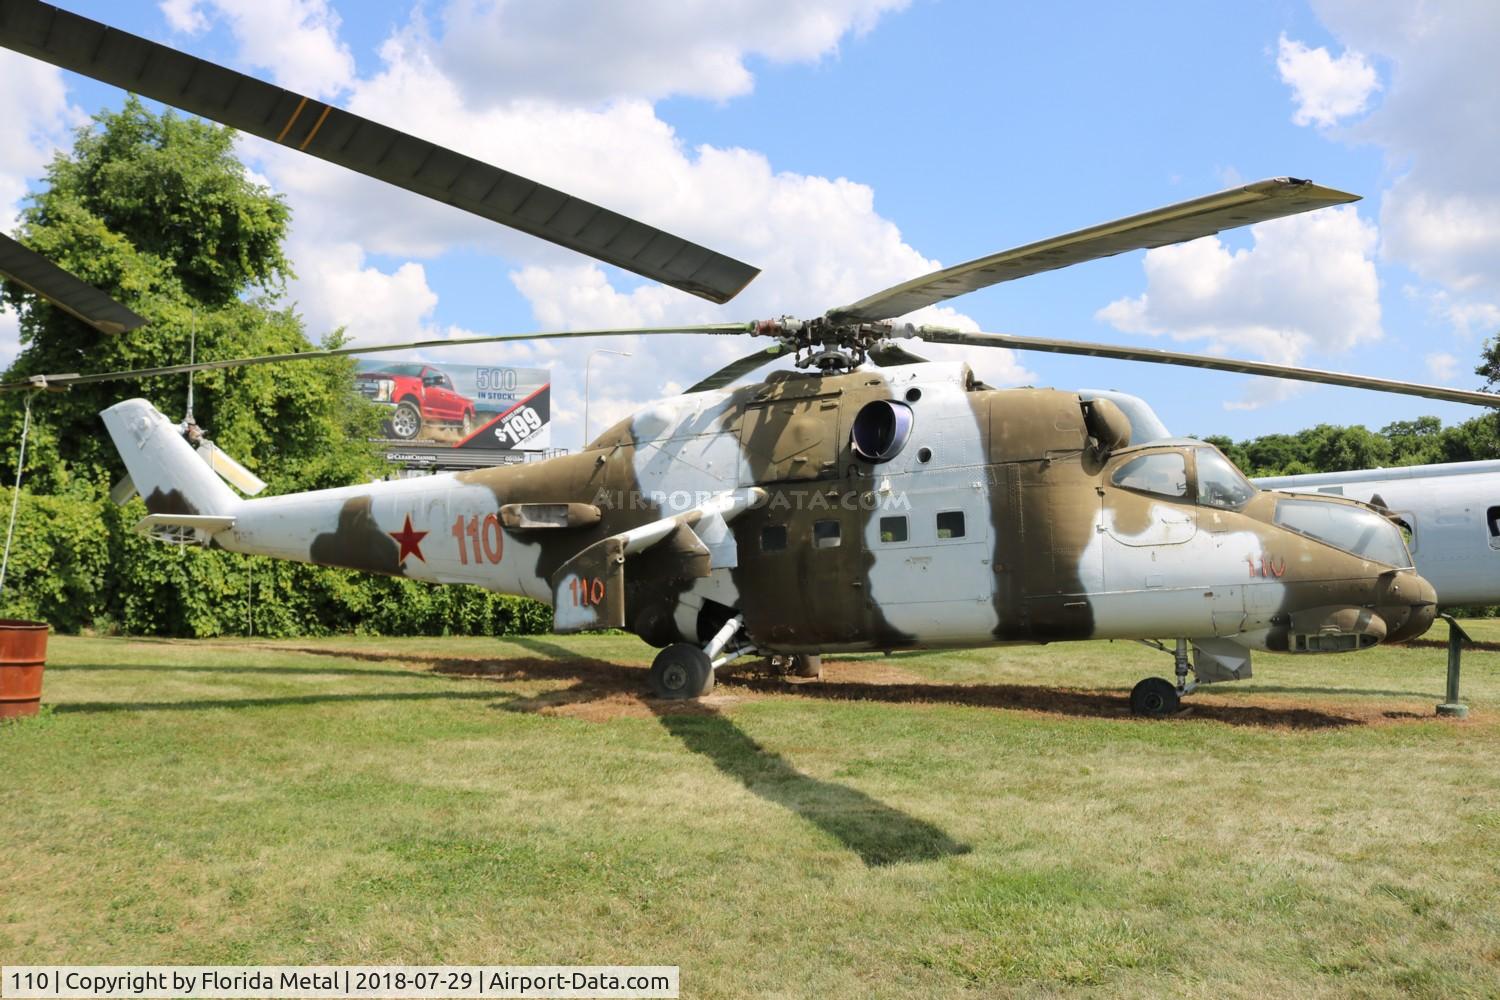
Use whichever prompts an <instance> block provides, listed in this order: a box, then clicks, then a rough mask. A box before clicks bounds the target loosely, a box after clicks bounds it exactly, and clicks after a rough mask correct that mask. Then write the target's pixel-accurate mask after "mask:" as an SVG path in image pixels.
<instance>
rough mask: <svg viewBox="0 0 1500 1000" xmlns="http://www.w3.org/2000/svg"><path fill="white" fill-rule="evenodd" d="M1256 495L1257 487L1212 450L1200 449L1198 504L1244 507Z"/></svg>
mask: <svg viewBox="0 0 1500 1000" xmlns="http://www.w3.org/2000/svg"><path fill="white" fill-rule="evenodd" d="M1254 495H1255V487H1254V486H1251V485H1250V483H1249V482H1248V481H1247V480H1246V479H1245V477H1244V476H1242V475H1240V470H1238V469H1236V468H1235V467H1234V466H1233V465H1231V464H1229V459H1227V458H1225V457H1224V456H1223V455H1221V454H1219V453H1218V452H1217V451H1214V450H1213V449H1212V448H1199V449H1198V502H1199V503H1201V504H1205V505H1206V506H1209V507H1228V508H1231V509H1236V508H1239V507H1243V506H1244V505H1245V504H1246V503H1248V502H1249V501H1250V498H1251V497H1253V496H1254Z"/></svg>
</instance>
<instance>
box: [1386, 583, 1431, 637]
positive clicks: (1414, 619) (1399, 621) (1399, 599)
mask: <svg viewBox="0 0 1500 1000" xmlns="http://www.w3.org/2000/svg"><path fill="white" fill-rule="evenodd" d="M1380 613H1381V617H1383V618H1385V619H1386V622H1387V624H1388V625H1389V629H1388V631H1387V632H1386V637H1385V641H1386V642H1406V641H1407V640H1408V639H1415V638H1416V637H1417V636H1419V635H1421V634H1422V633H1423V632H1426V631H1427V630H1428V629H1429V628H1430V627H1431V626H1432V623H1433V620H1434V619H1436V618H1437V591H1436V590H1434V589H1433V587H1432V584H1430V583H1428V582H1427V581H1426V580H1425V579H1423V578H1422V577H1420V576H1418V575H1417V574H1416V573H1411V574H1409V575H1405V574H1403V575H1402V576H1401V578H1400V579H1399V581H1398V582H1397V583H1395V584H1394V585H1393V586H1392V587H1391V589H1390V592H1389V594H1388V595H1387V602H1386V603H1385V604H1384V606H1382V607H1381V609H1380Z"/></svg>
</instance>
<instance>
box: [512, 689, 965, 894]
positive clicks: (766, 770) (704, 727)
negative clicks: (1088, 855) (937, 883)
mask: <svg viewBox="0 0 1500 1000" xmlns="http://www.w3.org/2000/svg"><path fill="white" fill-rule="evenodd" d="M582 662H583V663H586V664H590V666H593V665H597V661H582ZM589 672H590V673H591V674H592V673H593V670H592V669H590V671H589ZM629 673H630V674H633V675H634V676H633V677H631V678H630V681H631V682H632V683H633V684H634V686H635V687H636V689H637V690H639V688H640V687H642V686H643V682H644V680H645V677H644V676H643V675H644V671H641V670H639V669H635V670H631V671H629ZM601 695H602V696H603V697H604V698H609V699H611V700H614V699H617V698H618V697H619V694H618V692H610V691H603V692H601V691H600V689H599V686H598V684H597V681H596V680H595V679H594V678H593V677H589V678H587V679H580V681H579V682H578V683H577V684H575V685H574V686H573V687H571V688H567V689H564V690H562V691H552V692H548V693H547V694H545V695H542V696H540V697H537V698H521V699H516V700H514V701H510V702H506V703H504V704H503V705H500V706H497V707H500V708H503V709H505V710H506V711H508V712H548V711H552V710H555V709H557V708H558V707H559V706H561V705H568V706H571V707H577V706H579V705H584V706H585V707H586V706H587V705H588V703H589V702H590V701H591V700H593V699H595V698H599V697H600V696H601ZM630 697H631V698H632V699H633V700H635V701H637V702H638V703H639V704H641V705H644V706H645V707H646V708H647V709H648V710H649V711H650V713H651V715H652V716H654V717H655V718H656V720H657V722H659V723H660V724H661V727H662V728H663V729H665V730H666V731H667V732H668V733H670V734H671V735H672V736H674V737H676V738H677V740H678V741H679V742H681V743H682V745H683V746H684V747H686V748H687V749H688V750H691V751H692V752H693V753H696V754H699V755H700V756H702V757H704V758H706V759H707V760H708V761H709V763H711V764H713V765H714V767H716V768H718V769H719V771H720V772H722V773H723V774H725V775H727V776H729V777H731V778H733V779H734V780H736V781H738V782H739V783H740V784H741V785H743V786H744V787H745V789H746V791H749V792H751V793H752V794H754V795H756V796H758V797H760V798H762V799H764V800H765V801H767V802H770V803H772V804H774V805H777V806H780V807H782V808H784V809H787V810H790V811H791V812H793V813H796V814H797V815H798V816H799V817H801V818H802V819H803V820H805V821H807V822H809V823H811V824H812V825H813V826H815V827H817V828H818V829H820V830H822V831H823V832H824V833H826V834H828V835H829V836H831V837H833V838H834V839H835V840H837V841H838V842H839V843H841V844H843V845H844V846H845V847H847V848H848V849H849V850H851V851H853V852H854V853H855V854H857V855H859V858H860V860H861V861H863V862H864V863H865V865H866V866H868V867H871V868H876V867H882V866H885V865H891V864H900V863H903V862H921V861H936V860H938V859H939V858H944V857H949V856H951V855H955V854H967V853H969V851H970V850H972V848H971V847H969V845H967V844H963V843H960V842H958V841H956V840H954V839H953V838H952V837H950V836H949V835H948V834H947V832H945V831H944V830H943V829H942V828H940V827H938V826H936V825H934V824H932V823H929V822H927V821H926V820H923V819H919V818H917V817H915V816H912V815H909V814H908V813H905V812H902V811H901V810H899V809H897V808H895V807H893V806H891V805H888V804H887V803H885V802H882V801H880V800H879V799H877V798H875V797H874V796H872V795H869V794H867V793H865V792H862V791H860V790H859V789H857V788H850V787H849V786H847V785H841V784H839V783H837V782H833V781H825V780H823V779H821V778H815V777H813V776H811V775H809V774H806V773H804V772H802V771H800V770H798V769H797V767H796V766H795V765H793V764H792V762H791V761H789V760H788V759H787V758H786V757H785V756H783V755H782V754H780V753H777V752H776V751H774V750H770V749H767V748H766V747H765V746H763V745H762V744H760V743H759V742H757V741H756V740H755V739H754V738H752V737H751V736H750V735H749V734H748V733H746V732H745V731H744V730H743V729H741V728H740V727H739V726H737V725H735V724H734V722H733V721H731V720H730V719H729V718H728V717H727V716H726V715H724V714H723V713H722V712H720V711H719V710H718V709H717V708H715V707H713V706H710V705H705V704H703V703H701V702H682V701H659V700H657V699H649V698H643V697H640V696H639V695H635V694H633V693H632V695H631V696H630Z"/></svg>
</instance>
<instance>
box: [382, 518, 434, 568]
mask: <svg viewBox="0 0 1500 1000" xmlns="http://www.w3.org/2000/svg"><path fill="white" fill-rule="evenodd" d="M386 534H387V535H390V536H391V537H392V538H394V539H395V540H396V541H397V542H399V543H400V545H401V554H400V555H398V556H397V557H396V561H397V562H398V563H399V562H405V561H406V557H407V556H408V555H413V556H416V557H417V558H418V559H420V560H422V561H423V562H426V561H427V557H426V556H424V555H422V539H424V538H426V537H427V532H425V531H413V530H411V515H410V514H407V515H406V526H405V527H403V528H402V529H401V530H400V531H387V532H386Z"/></svg>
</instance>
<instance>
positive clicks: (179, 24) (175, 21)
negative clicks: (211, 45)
mask: <svg viewBox="0 0 1500 1000" xmlns="http://www.w3.org/2000/svg"><path fill="white" fill-rule="evenodd" d="M157 6H158V7H160V8H161V12H162V16H163V17H165V18H166V19H167V25H168V26H169V27H170V28H171V29H172V30H173V31H177V32H181V33H183V34H187V35H196V34H199V33H201V32H204V31H207V30H208V24H209V22H208V17H207V15H205V14H204V13H203V8H202V6H200V4H199V0H161V3H159V4H157Z"/></svg>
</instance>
